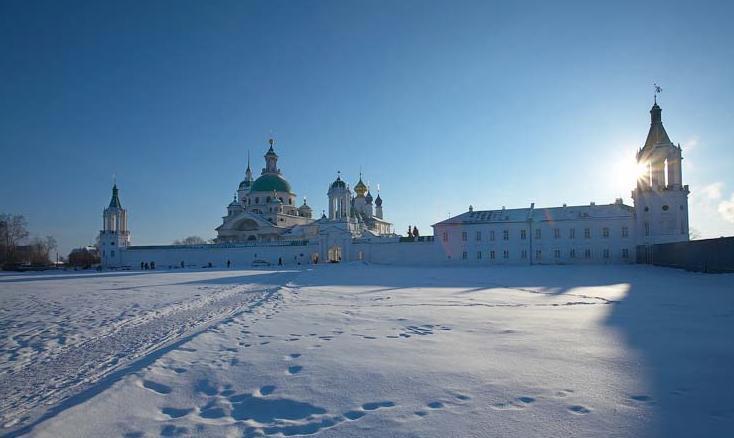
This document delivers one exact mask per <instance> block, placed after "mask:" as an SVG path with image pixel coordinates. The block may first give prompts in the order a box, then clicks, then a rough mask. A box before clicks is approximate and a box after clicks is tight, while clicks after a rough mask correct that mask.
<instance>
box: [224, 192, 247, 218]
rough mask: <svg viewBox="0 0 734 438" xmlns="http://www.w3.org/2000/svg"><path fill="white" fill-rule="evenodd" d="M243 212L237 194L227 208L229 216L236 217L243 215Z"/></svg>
mask: <svg viewBox="0 0 734 438" xmlns="http://www.w3.org/2000/svg"><path fill="white" fill-rule="evenodd" d="M242 210H243V208H242V204H240V203H239V202H237V194H236V193H235V195H234V196H233V198H232V202H230V203H229V205H228V206H227V216H229V217H232V216H235V215H237V214H238V213H241V212H242Z"/></svg>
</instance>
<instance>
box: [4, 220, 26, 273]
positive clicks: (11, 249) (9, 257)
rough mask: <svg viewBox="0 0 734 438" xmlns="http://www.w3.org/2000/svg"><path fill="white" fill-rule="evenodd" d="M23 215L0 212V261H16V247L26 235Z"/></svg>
mask: <svg viewBox="0 0 734 438" xmlns="http://www.w3.org/2000/svg"><path fill="white" fill-rule="evenodd" d="M27 225H28V223H27V222H26V220H25V217H23V215H10V214H5V213H2V214H0V263H14V262H16V260H15V259H16V248H17V246H18V244H20V243H21V242H22V241H23V240H24V239H25V238H27V237H28V230H27V229H26V226H27Z"/></svg>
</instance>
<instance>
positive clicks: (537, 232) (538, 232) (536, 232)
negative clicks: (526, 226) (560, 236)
mask: <svg viewBox="0 0 734 438" xmlns="http://www.w3.org/2000/svg"><path fill="white" fill-rule="evenodd" d="M535 238H536V239H538V240H540V228H538V229H536V230H535Z"/></svg>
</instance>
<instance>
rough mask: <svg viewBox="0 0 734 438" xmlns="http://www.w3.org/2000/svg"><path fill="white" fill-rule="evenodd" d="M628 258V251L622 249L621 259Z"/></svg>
mask: <svg viewBox="0 0 734 438" xmlns="http://www.w3.org/2000/svg"><path fill="white" fill-rule="evenodd" d="M629 257H630V250H629V249H627V248H622V258H623V259H628V258H629Z"/></svg>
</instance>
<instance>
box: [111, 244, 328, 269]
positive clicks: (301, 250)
mask: <svg viewBox="0 0 734 438" xmlns="http://www.w3.org/2000/svg"><path fill="white" fill-rule="evenodd" d="M318 252H319V246H318V244H317V243H313V244H308V245H300V246H245V247H216V246H206V245H202V246H198V247H196V246H191V247H184V246H158V247H135V246H132V247H129V248H128V249H127V250H124V251H122V261H121V264H122V266H130V267H132V268H133V269H140V262H143V263H150V262H155V265H156V268H157V269H165V268H168V267H169V266H172V267H173V266H175V267H180V266H181V262H182V261H183V262H184V265H185V266H187V267H202V266H206V265H207V264H208V263H209V262H211V263H212V265H213V266H215V267H223V266H226V264H227V260H229V261H230V262H231V263H232V267H248V266H252V262H253V261H255V260H265V261H267V262H269V263H272V264H273V265H276V264H277V263H278V258H279V257H280V258H281V259H282V261H283V264H284V265H286V266H294V265H298V264H299V263H300V264H302V265H303V264H309V263H311V256H312V254H314V253H316V254H318ZM320 262H324V260H323V259H321V260H320Z"/></svg>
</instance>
